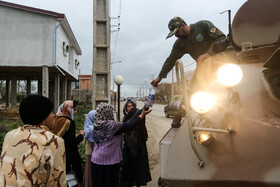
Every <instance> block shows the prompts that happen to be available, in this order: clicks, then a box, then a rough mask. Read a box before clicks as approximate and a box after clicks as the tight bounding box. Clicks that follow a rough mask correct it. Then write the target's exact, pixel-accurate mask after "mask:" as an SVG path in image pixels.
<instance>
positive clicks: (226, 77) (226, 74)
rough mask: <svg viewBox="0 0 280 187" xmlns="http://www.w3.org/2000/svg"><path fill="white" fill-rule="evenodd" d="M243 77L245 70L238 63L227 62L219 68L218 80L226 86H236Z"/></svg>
mask: <svg viewBox="0 0 280 187" xmlns="http://www.w3.org/2000/svg"><path fill="white" fill-rule="evenodd" d="M242 78H243V72H242V70H241V68H240V67H239V66H238V65H236V64H225V65H223V66H222V67H220V68H219V70H218V81H219V82H220V83H221V84H223V85H225V86H229V87H231V86H235V85H237V84H239V83H240V81H241V80H242Z"/></svg>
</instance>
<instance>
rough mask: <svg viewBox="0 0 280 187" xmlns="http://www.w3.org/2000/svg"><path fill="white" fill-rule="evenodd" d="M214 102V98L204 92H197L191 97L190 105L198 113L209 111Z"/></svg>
mask: <svg viewBox="0 0 280 187" xmlns="http://www.w3.org/2000/svg"><path fill="white" fill-rule="evenodd" d="M214 104H215V98H214V97H213V96H212V95H210V94H209V93H206V92H197V93H195V94H193V96H192V97H191V107H192V108H193V109H194V110H195V111H196V112H198V113H200V114H204V113H207V112H209V111H210V110H211V108H212V107H213V106H214Z"/></svg>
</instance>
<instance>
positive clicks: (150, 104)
mask: <svg viewBox="0 0 280 187" xmlns="http://www.w3.org/2000/svg"><path fill="white" fill-rule="evenodd" d="M155 94H156V87H154V86H153V88H150V93H149V96H148V99H147V101H146V103H145V108H146V110H148V109H149V108H151V107H153V105H154V100H155Z"/></svg>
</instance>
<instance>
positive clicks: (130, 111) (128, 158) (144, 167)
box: [120, 100, 152, 187]
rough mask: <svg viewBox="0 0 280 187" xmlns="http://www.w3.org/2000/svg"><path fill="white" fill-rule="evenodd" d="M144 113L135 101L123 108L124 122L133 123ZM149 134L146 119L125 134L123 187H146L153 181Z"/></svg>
mask: <svg viewBox="0 0 280 187" xmlns="http://www.w3.org/2000/svg"><path fill="white" fill-rule="evenodd" d="M141 112H142V111H141V110H139V109H138V108H136V103H135V102H134V101H133V100H128V101H127V102H126V104H125V105H124V107H123V114H124V118H123V122H126V123H127V122H130V121H133V120H134V119H135V118H136V117H137V116H138V115H139V114H140V113H141ZM147 139H148V133H147V129H146V125H145V118H144V119H143V120H142V121H141V122H140V124H139V125H138V126H137V127H136V128H135V129H133V130H132V131H130V132H125V133H124V146H123V162H122V169H121V177H120V182H121V186H122V187H131V186H137V187H139V186H146V185H147V182H149V181H151V180H152V178H151V173H150V168H149V159H148V151H147V146H146V141H147Z"/></svg>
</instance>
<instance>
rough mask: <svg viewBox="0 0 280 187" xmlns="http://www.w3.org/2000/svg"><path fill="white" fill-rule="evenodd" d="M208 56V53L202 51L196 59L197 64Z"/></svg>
mask: <svg viewBox="0 0 280 187" xmlns="http://www.w3.org/2000/svg"><path fill="white" fill-rule="evenodd" d="M209 56H210V53H204V54H202V55H200V56H199V57H198V59H197V60H196V63H197V65H198V64H199V63H200V62H202V61H203V60H205V59H206V58H208V57H209Z"/></svg>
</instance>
